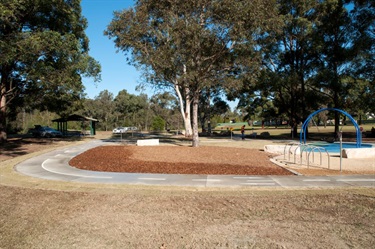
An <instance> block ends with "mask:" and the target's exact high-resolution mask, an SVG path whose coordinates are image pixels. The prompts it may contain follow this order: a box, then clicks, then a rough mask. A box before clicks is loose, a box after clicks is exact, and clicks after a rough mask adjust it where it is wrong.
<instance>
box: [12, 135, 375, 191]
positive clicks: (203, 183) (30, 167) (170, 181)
mask: <svg viewBox="0 0 375 249" xmlns="http://www.w3.org/2000/svg"><path fill="white" fill-rule="evenodd" d="M104 144H108V142H104V141H101V140H93V141H90V142H88V143H85V144H80V145H75V146H72V147H68V148H62V149H56V150H54V151H51V152H48V153H45V154H42V155H39V156H36V157H33V158H30V159H28V160H25V161H23V162H21V163H19V164H18V165H16V166H15V170H16V171H17V172H19V173H21V174H24V175H27V176H31V177H36V178H42V179H48V180H55V181H67V182H82V183H84V182H86V183H103V184H142V185H160V186H193V187H285V188H288V187H351V186H352V187H375V175H338V176H297V175H294V176H271V175H270V176H238V175H182V174H180V175H177V174H170V175H169V174H137V173H112V172H96V171H87V170H80V169H77V168H73V167H70V166H69V161H70V159H71V158H73V157H75V156H76V155H78V154H80V153H82V152H84V151H86V150H88V149H91V148H94V147H97V146H101V145H104Z"/></svg>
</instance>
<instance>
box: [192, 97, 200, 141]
mask: <svg viewBox="0 0 375 249" xmlns="http://www.w3.org/2000/svg"><path fill="white" fill-rule="evenodd" d="M198 103H199V95H198V94H194V99H193V144H192V146H193V147H198V146H199V132H198Z"/></svg>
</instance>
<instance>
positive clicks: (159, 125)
mask: <svg viewBox="0 0 375 249" xmlns="http://www.w3.org/2000/svg"><path fill="white" fill-rule="evenodd" d="M164 127H165V120H164V119H162V118H161V117H159V116H156V117H155V118H154V120H153V121H152V125H151V129H152V130H153V131H162V130H164Z"/></svg>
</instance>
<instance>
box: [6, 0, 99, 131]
mask: <svg viewBox="0 0 375 249" xmlns="http://www.w3.org/2000/svg"><path fill="white" fill-rule="evenodd" d="M86 26H87V22H86V19H85V18H84V17H83V16H82V15H81V6H80V0H38V1H30V0H3V1H1V3H0V77H1V78H0V99H1V101H0V120H1V122H0V132H4V131H5V129H6V117H7V107H8V106H10V105H11V104H12V101H16V99H18V101H17V103H18V104H23V105H26V104H27V106H28V107H29V108H38V109H42V110H43V109H49V110H51V111H55V112H57V113H59V114H63V112H64V110H66V109H67V108H69V107H70V106H71V105H72V103H73V102H74V101H76V100H78V99H80V97H81V95H82V93H83V90H84V87H83V85H82V81H81V77H82V76H89V77H95V79H96V80H100V65H99V63H98V62H97V61H95V60H94V59H93V58H92V57H90V56H89V54H88V51H89V41H88V38H87V37H86V35H85V28H86Z"/></svg>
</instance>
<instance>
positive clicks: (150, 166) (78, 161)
mask: <svg viewBox="0 0 375 249" xmlns="http://www.w3.org/2000/svg"><path fill="white" fill-rule="evenodd" d="M69 164H70V165H71V166H74V167H76V168H79V169H85V170H94V171H109V172H129V173H160V174H205V175H206V174H208V175H292V173H291V172H289V171H288V170H286V169H284V168H281V167H279V166H277V165H275V164H273V163H271V162H270V160H269V155H268V154H267V153H265V152H263V151H259V150H256V149H243V148H225V147H214V146H204V147H198V148H193V147H187V146H145V147H137V146H101V147H97V148H93V149H90V150H88V151H86V152H84V153H82V154H80V155H78V156H76V157H75V158H73V159H72V160H71V161H70V162H69Z"/></svg>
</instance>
